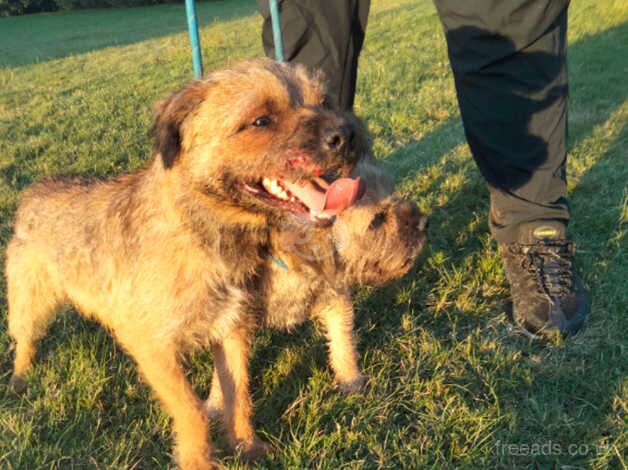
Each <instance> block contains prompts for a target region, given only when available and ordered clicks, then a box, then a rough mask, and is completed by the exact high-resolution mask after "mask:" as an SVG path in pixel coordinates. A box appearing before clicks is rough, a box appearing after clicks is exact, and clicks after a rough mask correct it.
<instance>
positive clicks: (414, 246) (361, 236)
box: [207, 160, 428, 426]
mask: <svg viewBox="0 0 628 470" xmlns="http://www.w3.org/2000/svg"><path fill="white" fill-rule="evenodd" d="M356 173H357V174H359V175H360V176H361V177H362V178H363V179H364V180H365V181H366V187H367V188H368V189H367V193H366V195H365V197H364V198H362V200H361V201H360V202H358V203H357V204H355V205H353V206H352V207H350V208H348V209H346V210H344V211H343V212H342V213H341V214H339V215H338V216H337V217H336V220H335V221H334V223H333V225H331V226H330V227H313V226H311V225H305V224H292V225H288V224H286V225H284V226H283V227H280V228H274V229H273V230H272V231H271V244H270V253H271V254H272V258H269V261H268V263H267V264H268V266H267V273H268V274H267V276H265V277H264V282H263V285H262V294H261V295H262V298H263V302H264V310H263V315H264V316H263V320H262V322H260V323H263V324H265V325H267V326H270V327H274V328H280V329H287V330H289V329H291V328H293V327H295V326H296V325H298V324H300V323H302V322H304V321H305V320H307V319H315V320H318V321H319V322H320V323H321V324H322V326H323V327H324V331H325V333H326V336H327V341H328V345H329V360H330V364H331V368H332V370H333V371H334V374H335V377H336V381H337V383H338V386H339V388H340V389H341V390H342V391H344V392H347V393H350V392H358V391H360V390H361V389H362V387H363V385H364V383H365V377H364V376H363V375H362V374H361V373H360V370H359V368H358V360H357V354H356V348H355V341H354V338H353V316H354V311H353V303H352V300H351V287H352V286H354V285H356V284H371V285H381V284H383V283H385V282H388V281H390V280H393V279H397V278H400V277H401V276H403V275H404V274H406V273H407V272H408V270H409V269H410V268H411V267H412V265H413V263H414V261H415V259H416V257H417V255H418V254H419V252H420V251H421V249H422V247H423V244H424V243H425V240H426V236H427V224H428V221H427V218H426V217H425V216H423V215H422V214H421V212H420V211H419V209H418V207H417V206H416V204H414V203H413V202H410V201H404V200H400V199H398V198H397V197H396V196H395V195H393V194H391V187H392V185H391V184H390V182H389V181H388V179H387V178H386V176H385V175H384V174H383V173H382V172H381V171H380V170H379V169H378V168H377V167H376V166H374V165H373V164H372V162H370V161H368V160H363V161H362V162H361V163H360V164H359V165H358V168H357V169H356ZM222 385H223V382H222V377H221V376H220V374H218V373H216V372H215V373H214V375H213V378H212V387H211V392H210V396H209V399H208V400H207V408H208V411H209V413H210V416H212V417H214V418H219V417H221V416H222V415H223V414H225V412H226V414H227V415H228V414H229V413H231V411H230V410H229V406H233V403H232V402H228V400H225V399H224V393H223V390H222ZM227 390H228V388H227ZM227 426H228V424H227Z"/></svg>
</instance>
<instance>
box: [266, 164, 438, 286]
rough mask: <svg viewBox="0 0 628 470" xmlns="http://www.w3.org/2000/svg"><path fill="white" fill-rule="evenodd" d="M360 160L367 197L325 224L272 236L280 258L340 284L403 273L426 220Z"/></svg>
mask: <svg viewBox="0 0 628 470" xmlns="http://www.w3.org/2000/svg"><path fill="white" fill-rule="evenodd" d="M363 163H365V164H362V163H361V164H360V165H359V166H358V168H357V171H356V172H357V174H359V175H360V176H361V177H362V178H363V179H364V180H365V181H366V187H367V191H366V195H365V196H364V198H362V199H361V200H360V201H358V202H357V203H356V204H354V205H352V206H351V207H349V208H347V209H346V210H344V211H342V212H341V213H339V214H338V215H337V216H336V217H335V219H334V220H333V222H332V223H331V224H330V225H329V226H328V227H311V226H306V225H300V226H298V225H292V226H285V227H284V228H283V230H278V231H276V232H274V234H273V236H274V250H276V251H277V252H278V253H277V254H278V256H280V257H282V256H283V257H287V258H289V259H290V260H291V264H292V265H293V266H297V267H298V266H299V265H300V264H302V265H305V266H308V267H309V268H313V269H314V271H315V272H317V273H320V274H322V275H323V276H324V277H325V278H326V279H327V280H328V281H329V282H330V283H334V284H336V287H339V288H343V287H346V286H349V285H352V284H358V283H363V284H370V285H381V284H384V283H386V282H388V281H391V280H393V279H398V278H400V277H402V276H403V275H404V274H406V273H407V272H408V271H409V270H410V268H411V267H412V265H413V264H414V261H415V260H416V258H417V256H418V255H419V253H420V252H421V250H422V248H423V246H424V244H425V241H426V239H427V228H428V219H427V217H426V216H425V215H423V214H422V213H421V211H420V210H419V208H418V206H417V205H416V204H415V203H414V202H412V201H409V200H403V199H400V198H398V197H397V196H396V195H394V194H392V184H391V182H390V180H389V179H388V178H387V177H386V175H385V174H383V172H382V171H381V170H380V169H379V168H378V167H376V166H374V165H372V164H371V163H370V162H363Z"/></svg>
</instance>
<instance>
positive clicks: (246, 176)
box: [6, 60, 367, 470]
mask: <svg viewBox="0 0 628 470" xmlns="http://www.w3.org/2000/svg"><path fill="white" fill-rule="evenodd" d="M323 101H324V96H323V90H322V87H321V85H320V82H319V81H318V80H317V79H316V78H315V77H312V76H310V75H309V74H308V73H306V72H305V69H304V68H302V67H300V66H293V65H288V64H284V63H277V62H274V61H270V60H257V61H250V62H244V63H240V64H237V65H234V66H233V67H231V68H228V69H224V70H219V71H217V72H214V73H212V74H210V75H209V76H207V77H206V78H205V79H203V80H199V81H195V82H192V83H191V84H190V85H188V86H187V87H185V88H184V89H183V90H182V91H180V92H178V93H174V94H173V95H171V96H170V97H169V98H167V99H165V100H163V101H161V102H160V103H158V104H157V106H156V108H155V121H154V134H155V144H154V149H153V158H152V160H151V162H150V163H149V164H148V165H147V166H146V167H145V168H143V169H141V170H138V171H136V172H133V173H130V174H126V175H123V176H120V177H117V178H115V179H113V180H109V181H91V182H90V181H82V180H69V179H68V180H57V181H49V182H40V183H37V184H34V185H33V186H32V187H30V188H29V189H27V190H25V191H24V193H23V195H22V199H21V203H20V204H19V207H18V210H17V215H16V222H15V233H14V236H13V238H12V239H11V241H10V243H9V246H8V249H7V262H6V277H7V284H8V304H9V315H8V322H9V332H10V334H11V336H12V337H13V338H14V339H15V341H16V352H15V359H14V371H13V376H12V378H11V383H12V385H13V387H14V388H15V389H16V390H17V391H22V390H24V389H25V387H26V382H25V379H26V374H27V371H28V369H29V368H30V366H31V364H32V362H33V359H34V355H35V351H36V341H37V339H39V338H40V337H42V336H43V335H44V334H45V332H46V328H47V326H48V325H49V324H50V322H51V320H52V319H53V318H54V313H55V311H56V308H57V307H58V306H59V304H62V303H69V304H72V305H74V306H75V307H76V308H77V310H78V311H80V312H81V313H82V314H83V315H85V316H86V317H90V318H94V319H96V320H98V321H99V322H100V323H101V324H103V325H104V326H105V327H106V328H107V329H108V330H109V331H111V332H112V334H113V335H115V337H116V339H117V340H118V342H119V343H120V344H121V345H122V346H123V347H124V349H125V350H126V351H127V352H128V353H129V354H130V355H131V356H132V357H133V359H134V360H135V361H136V363H137V365H138V366H139V369H140V371H141V373H142V375H143V376H144V378H145V380H146V381H147V382H148V384H149V385H150V386H151V387H152V388H153V389H154V391H155V392H156V394H157V396H158V397H159V399H160V400H161V402H162V403H163V405H164V407H165V409H166V411H167V412H168V413H169V414H170V416H171V417H172V419H173V429H174V435H175V456H176V459H177V462H178V465H179V466H180V468H182V469H184V470H200V469H207V468H213V467H214V466H215V463H214V461H213V460H212V458H211V446H210V444H209V438H208V418H207V415H206V412H205V410H204V407H203V403H202V402H201V400H199V399H198V397H197V396H196V394H195V393H194V391H193V390H192V387H191V386H190V384H189V383H188V381H187V379H186V377H185V375H184V373H183V370H182V368H181V364H180V357H181V354H182V353H183V352H185V351H189V350H191V349H196V348H206V347H210V348H211V349H212V350H213V352H214V355H215V362H216V370H217V373H218V375H219V376H220V382H221V385H222V387H223V391H224V395H225V397H226V400H227V401H230V402H232V403H235V404H237V406H230V407H227V408H228V409H229V410H231V412H230V413H227V416H226V421H227V423H228V429H229V434H228V440H229V443H230V445H231V446H232V447H238V448H239V449H241V450H242V453H243V456H244V457H245V458H255V457H259V456H260V455H262V454H264V453H265V452H267V451H268V450H269V446H268V445H267V444H265V443H263V442H262V441H261V440H259V439H258V438H257V437H256V435H255V432H254V430H253V428H252V426H251V423H250V414H251V401H250V398H249V393H248V355H249V335H250V331H251V330H252V329H254V328H256V327H257V324H256V322H257V321H258V316H257V315H256V314H255V311H256V309H257V308H258V306H257V304H258V302H257V300H256V296H257V292H259V286H261V285H263V284H264V283H266V282H267V281H265V277H266V276H267V271H268V262H267V256H266V254H267V252H268V247H269V246H270V243H271V239H270V230H271V227H273V226H281V225H282V224H286V223H290V221H292V220H303V221H305V223H307V224H309V225H312V226H316V225H319V224H321V223H327V221H328V220H329V219H330V217H332V216H333V215H334V214H335V213H337V212H340V211H342V210H343V209H345V208H346V207H348V206H350V205H352V204H353V203H354V202H355V201H356V199H357V198H358V197H359V196H360V194H361V192H362V191H363V189H362V186H361V184H360V182H359V180H358V179H354V178H348V176H349V173H350V171H351V170H352V169H353V168H354V166H355V163H356V162H357V161H358V159H359V158H360V157H361V155H363V154H364V152H365V151H366V147H365V145H366V142H367V137H366V136H365V135H363V133H364V130H363V127H362V126H361V125H360V123H359V121H357V119H356V118H354V117H353V116H351V115H349V114H344V113H339V112H335V111H332V110H329V109H326V108H325V107H324V105H323ZM284 188H292V189H293V190H294V191H295V192H296V193H299V194H301V195H302V198H301V197H298V196H295V195H291V196H290V197H287V193H286V189H284Z"/></svg>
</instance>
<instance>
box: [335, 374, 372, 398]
mask: <svg viewBox="0 0 628 470" xmlns="http://www.w3.org/2000/svg"><path fill="white" fill-rule="evenodd" d="M366 381H367V378H366V377H365V376H364V375H359V376H358V377H356V378H355V379H353V380H347V381H338V389H339V390H340V391H341V392H343V393H346V394H352V393H361V392H363V391H364V387H365V385H366Z"/></svg>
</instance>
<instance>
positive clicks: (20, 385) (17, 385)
mask: <svg viewBox="0 0 628 470" xmlns="http://www.w3.org/2000/svg"><path fill="white" fill-rule="evenodd" d="M9 385H10V386H11V387H12V388H13V391H15V393H19V394H23V393H24V392H26V388H27V387H28V384H27V383H26V380H24V378H23V377H20V376H19V375H15V374H13V375H12V376H11V380H9Z"/></svg>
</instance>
